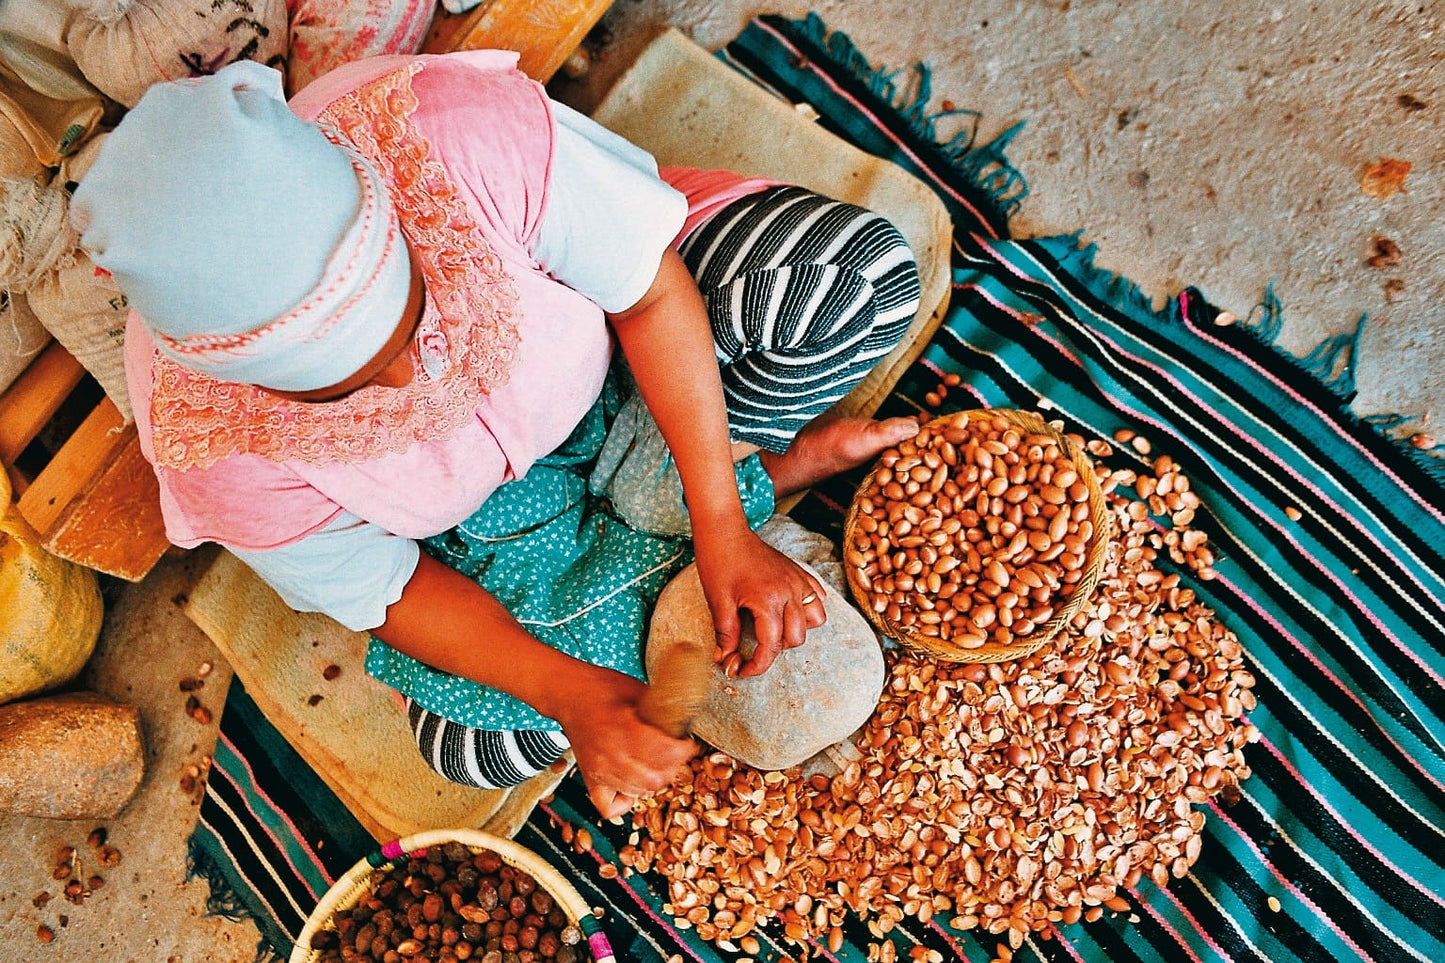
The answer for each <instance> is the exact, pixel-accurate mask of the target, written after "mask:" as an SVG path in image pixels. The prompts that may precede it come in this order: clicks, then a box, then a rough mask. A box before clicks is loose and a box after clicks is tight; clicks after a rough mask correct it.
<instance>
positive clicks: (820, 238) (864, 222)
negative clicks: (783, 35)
mask: <svg viewBox="0 0 1445 963" xmlns="http://www.w3.org/2000/svg"><path fill="white" fill-rule="evenodd" d="M680 251H681V254H682V257H683V260H684V261H685V262H686V264H687V266H688V268H689V269H690V270H691V271H692V273H693V276H694V278H696V279H697V283H698V288H699V289H700V290H701V291H702V295H703V299H704V301H705V302H706V304H707V310H708V315H709V317H710V318H711V320H712V331H713V341H714V344H715V345H716V348H717V358H718V363H719V365H720V366H721V370H722V380H723V392H724V395H725V397H726V401H727V410H728V424H729V428H730V430H731V433H732V436H733V437H734V438H735V439H737V440H739V441H746V442H749V443H751V444H754V445H757V446H758V447H759V448H763V449H765V450H767V451H773V452H782V451H786V450H787V448H788V446H789V444H791V443H792V440H793V436H794V435H796V434H797V433H798V430H799V429H801V428H802V427H803V426H804V425H806V424H807V423H808V422H809V421H811V420H812V419H814V418H815V417H817V416H818V415H820V414H822V413H823V412H824V411H826V410H827V409H828V408H829V407H831V406H832V405H833V404H834V403H836V402H837V401H838V400H839V399H841V398H842V397H843V396H844V395H845V394H847V393H848V391H849V389H851V388H852V387H853V386H854V385H856V384H857V383H858V382H859V381H861V380H862V379H863V376H864V375H866V374H867V373H868V371H869V370H870V369H871V368H872V367H873V365H874V364H875V363H876V362H877V361H878V360H879V359H881V358H882V357H883V356H884V355H886V354H887V353H888V352H889V351H891V350H892V349H893V347H894V345H896V344H897V343H898V340H899V339H900V338H901V337H902V336H903V333H904V332H905V331H906V330H907V329H908V325H909V323H910V322H911V321H912V319H913V316H914V314H915V313H916V312H917V310H918V302H919V280H918V269H917V266H916V264H915V263H914V260H913V255H912V253H911V252H910V251H909V249H908V244H907V242H906V241H905V240H904V239H903V236H902V235H901V234H899V233H898V230H897V229H896V228H894V227H893V225H892V224H890V223H888V221H886V220H884V219H883V218H882V217H880V216H878V215H877V214H874V213H872V212H870V211H867V210H864V209H863V208H860V207H856V206H854V205H851V204H844V203H841V202H839V201H834V200H830V199H828V198H825V197H821V196H819V195H817V194H814V193H812V192H810V191H807V190H805V189H803V188H800V187H778V188H772V189H770V190H767V191H763V192H760V193H758V194H754V195H751V196H749V197H745V198H742V199H740V200H738V201H735V202H733V203H732V204H729V205H728V206H727V207H725V208H723V209H722V210H721V211H719V212H718V213H717V214H715V215H713V217H712V218H710V219H709V220H708V221H707V223H705V224H704V225H702V226H701V227H699V228H698V229H697V230H695V231H694V232H693V233H692V234H691V235H690V236H689V237H688V238H687V240H686V241H685V242H684V243H683V245H682V247H681V249H680ZM407 715H408V718H409V720H410V722H411V728H412V733H413V735H414V736H415V737H416V742H417V746H418V748H419V749H420V750H421V752H422V755H423V756H424V757H425V758H426V760H427V762H428V763H430V764H431V766H432V768H433V769H435V770H437V772H439V773H441V774H442V775H443V776H445V777H446V778H448V779H450V780H452V781H454V782H459V783H462V784H463V785H469V786H476V787H479V788H483V789H493V788H500V787H505V786H514V785H516V784H517V783H520V782H522V781H523V780H525V779H527V778H530V777H531V776H533V775H536V774H537V773H539V772H541V771H542V770H543V769H545V768H547V766H548V765H550V764H551V763H553V762H555V761H556V760H557V759H559V758H560V757H561V756H562V754H563V753H565V752H566V751H567V749H568V746H569V744H568V742H567V739H566V737H565V736H563V735H562V733H560V732H541V731H531V730H521V731H494V730H480V729H473V728H470V727H467V726H465V725H462V724H461V723H457V722H452V721H450V720H448V719H444V718H442V717H441V716H438V715H436V714H435V713H433V712H429V711H428V710H426V709H423V708H422V707H421V706H419V705H417V704H415V703H414V702H412V701H411V700H410V699H408V700H407Z"/></svg>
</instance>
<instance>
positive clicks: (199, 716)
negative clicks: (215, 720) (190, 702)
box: [191, 706, 211, 726]
mask: <svg viewBox="0 0 1445 963" xmlns="http://www.w3.org/2000/svg"><path fill="white" fill-rule="evenodd" d="M191 718H192V719H194V720H196V721H197V722H199V723H200V724H201V725H203V726H208V725H210V724H211V710H210V709H207V708H206V707H205V706H196V707H195V708H194V709H192V710H191Z"/></svg>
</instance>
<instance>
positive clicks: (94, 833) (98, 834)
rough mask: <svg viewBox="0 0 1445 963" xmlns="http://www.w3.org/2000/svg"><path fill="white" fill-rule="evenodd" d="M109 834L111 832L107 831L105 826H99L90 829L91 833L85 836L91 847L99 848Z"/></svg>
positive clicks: (87, 843)
mask: <svg viewBox="0 0 1445 963" xmlns="http://www.w3.org/2000/svg"><path fill="white" fill-rule="evenodd" d="M107 835H109V834H108V833H107V832H106V829H105V827H104V826H97V827H95V828H94V829H92V830H91V831H90V835H89V836H87V837H86V838H85V842H86V845H88V846H89V847H90V848H91V849H99V848H100V847H102V846H104V845H105V839H106V836H107Z"/></svg>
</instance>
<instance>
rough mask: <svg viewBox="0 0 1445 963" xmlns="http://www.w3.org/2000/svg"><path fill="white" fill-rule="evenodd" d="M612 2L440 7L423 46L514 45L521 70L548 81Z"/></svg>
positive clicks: (521, 0)
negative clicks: (455, 11) (461, 9)
mask: <svg viewBox="0 0 1445 963" xmlns="http://www.w3.org/2000/svg"><path fill="white" fill-rule="evenodd" d="M611 5H612V0H486V2H484V3H482V4H481V5H480V6H478V7H476V8H474V9H472V10H469V11H467V12H466V13H462V14H444V13H441V12H438V14H437V17H436V19H435V20H434V21H433V22H432V27H431V31H430V33H429V34H428V35H427V41H426V45H425V46H424V47H423V49H424V50H425V51H426V52H428V53H446V52H447V51H451V50H479V49H499V50H515V51H517V52H518V53H520V54H521V60H520V61H519V63H518V66H519V67H520V68H521V69H522V72H523V73H525V74H526V75H527V76H529V77H531V78H533V79H534V80H540V81H542V82H543V83H546V82H547V81H548V80H550V79H551V78H552V75H553V74H555V73H556V72H557V70H558V68H559V67H561V66H562V64H563V63H564V62H565V61H566V60H567V58H568V57H569V56H571V54H572V51H573V50H576V49H577V46H578V45H579V44H580V43H582V40H583V38H584V37H586V36H587V31H589V30H591V29H592V27H593V25H595V24H596V23H597V21H598V20H600V19H602V15H603V14H604V13H606V12H607V8H608V7H610V6H611Z"/></svg>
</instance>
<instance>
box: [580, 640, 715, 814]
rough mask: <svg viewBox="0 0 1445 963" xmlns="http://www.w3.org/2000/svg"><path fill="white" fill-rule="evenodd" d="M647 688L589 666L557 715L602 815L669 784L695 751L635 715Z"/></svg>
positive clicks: (693, 744)
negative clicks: (563, 708) (572, 694)
mask: <svg viewBox="0 0 1445 963" xmlns="http://www.w3.org/2000/svg"><path fill="white" fill-rule="evenodd" d="M646 692H647V686H646V685H644V684H643V683H641V682H639V681H637V680H636V679H634V678H632V677H631V676H627V675H623V674H622V673H620V672H614V671H612V670H611V669H604V668H600V667H597V666H589V667H588V671H587V673H586V674H585V678H583V679H581V680H579V684H578V685H577V688H576V696H575V697H574V698H571V699H569V700H568V701H567V707H566V709H565V710H564V711H563V712H561V713H560V714H558V715H557V716H556V719H557V721H558V722H560V723H561V724H562V731H563V732H564V733H565V734H566V736H567V739H568V741H569V742H571V743H572V753H573V755H574V756H575V757H576V759H577V769H578V771H580V772H581V773H582V778H583V780H584V781H585V782H586V783H587V792H588V795H589V796H591V798H592V803H593V805H595V806H596V807H597V811H598V812H599V813H601V815H602V818H603V819H611V818H612V817H613V816H620V815H621V814H623V813H625V812H627V811H628V810H629V809H631V808H632V804H633V803H634V802H636V801H637V800H638V799H639V798H641V797H643V796H647V795H650V794H651V793H654V792H656V791H657V790H659V789H662V788H664V787H666V786H668V785H671V783H672V782H673V781H674V780H675V779H676V778H677V776H678V775H679V773H680V772H681V770H682V767H683V766H684V765H686V763H687V761H688V760H689V759H691V758H692V757H693V756H694V755H695V754H696V753H697V749H698V747H697V743H696V742H694V741H692V740H691V739H674V738H672V737H671V736H669V735H668V734H667V733H665V732H663V731H662V730H661V729H658V728H655V727H653V726H651V725H649V724H648V723H647V722H645V721H644V720H643V719H642V717H641V716H640V715H638V711H637V710H638V705H639V703H640V701H641V699H642V696H643V694H644V693H646Z"/></svg>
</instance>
